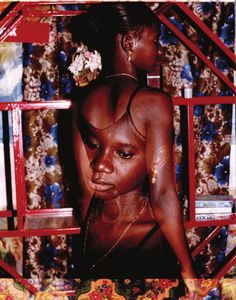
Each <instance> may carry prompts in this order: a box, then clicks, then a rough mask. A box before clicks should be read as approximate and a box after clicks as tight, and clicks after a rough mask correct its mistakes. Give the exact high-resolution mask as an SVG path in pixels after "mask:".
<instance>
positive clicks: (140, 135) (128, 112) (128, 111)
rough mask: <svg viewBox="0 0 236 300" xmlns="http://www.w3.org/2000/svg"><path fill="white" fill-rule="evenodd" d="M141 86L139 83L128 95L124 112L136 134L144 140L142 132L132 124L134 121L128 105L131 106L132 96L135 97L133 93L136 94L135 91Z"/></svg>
mask: <svg viewBox="0 0 236 300" xmlns="http://www.w3.org/2000/svg"><path fill="white" fill-rule="evenodd" d="M141 88H142V86H141V85H139V86H138V87H136V88H135V90H134V91H133V93H132V95H131V96H130V99H129V102H128V104H127V108H126V114H127V115H128V116H129V119H130V122H131V123H132V125H133V128H134V130H135V132H136V134H138V136H139V138H140V139H141V140H143V141H144V140H145V137H144V136H143V135H142V133H141V132H140V131H139V130H138V128H137V127H136V125H135V124H134V121H133V119H132V116H131V112H130V107H131V104H132V102H133V100H134V97H135V95H136V94H137V92H138V91H139V90H140V89H141Z"/></svg>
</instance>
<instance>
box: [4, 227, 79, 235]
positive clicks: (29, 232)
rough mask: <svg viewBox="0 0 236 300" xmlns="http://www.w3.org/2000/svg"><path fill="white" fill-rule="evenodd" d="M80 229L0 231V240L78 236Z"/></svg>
mask: <svg viewBox="0 0 236 300" xmlns="http://www.w3.org/2000/svg"><path fill="white" fill-rule="evenodd" d="M80 232H81V229H80V228H78V227H75V228H73V227H72V228H59V229H29V230H25V229H24V230H0V238H2V237H27V236H35V235H36V236H49V235H64V234H65V235H66V234H80Z"/></svg>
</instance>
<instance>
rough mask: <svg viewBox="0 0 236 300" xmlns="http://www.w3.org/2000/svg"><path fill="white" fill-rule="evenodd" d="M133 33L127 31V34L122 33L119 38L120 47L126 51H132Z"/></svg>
mask: <svg viewBox="0 0 236 300" xmlns="http://www.w3.org/2000/svg"><path fill="white" fill-rule="evenodd" d="M134 41H135V39H134V33H132V32H129V33H127V34H123V35H122V38H121V47H122V49H123V50H124V51H125V52H126V53H128V52H130V51H131V52H132V51H133V46H134Z"/></svg>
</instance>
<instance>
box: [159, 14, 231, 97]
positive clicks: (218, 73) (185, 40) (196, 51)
mask: <svg viewBox="0 0 236 300" xmlns="http://www.w3.org/2000/svg"><path fill="white" fill-rule="evenodd" d="M158 17H159V19H160V20H161V21H162V22H163V23H164V24H165V25H166V26H167V27H168V28H169V29H170V30H171V31H173V33H174V34H175V35H176V36H177V37H178V38H179V39H180V40H181V41H182V42H183V43H184V44H185V45H186V46H187V47H188V48H189V49H190V50H191V51H192V52H193V53H194V54H196V55H197V56H198V57H199V58H200V59H201V60H202V61H203V62H204V63H205V64H206V65H207V66H208V67H209V68H210V69H211V70H212V71H213V72H214V73H215V74H216V76H218V77H219V78H220V79H221V80H222V81H223V82H224V83H225V84H226V85H227V86H228V87H229V88H230V89H231V90H232V91H233V92H234V93H236V86H235V85H234V84H233V82H231V81H230V80H229V78H228V77H227V76H225V75H224V74H223V73H222V72H221V71H220V70H219V69H218V68H217V67H216V66H215V65H214V64H213V63H212V62H211V61H210V60H209V59H208V58H207V57H206V56H205V55H204V54H203V53H202V52H201V51H200V50H199V48H197V47H196V46H195V45H194V44H193V43H192V42H191V41H190V40H189V39H188V38H187V37H186V36H185V35H184V34H183V33H182V32H181V31H180V30H178V29H177V28H176V27H175V26H174V25H173V24H172V23H171V22H170V21H169V20H168V19H167V18H166V17H165V16H164V15H159V16H158Z"/></svg>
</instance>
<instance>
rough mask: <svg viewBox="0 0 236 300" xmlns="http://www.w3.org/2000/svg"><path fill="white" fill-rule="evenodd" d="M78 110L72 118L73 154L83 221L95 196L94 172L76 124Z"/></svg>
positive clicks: (75, 110) (74, 109)
mask: <svg viewBox="0 0 236 300" xmlns="http://www.w3.org/2000/svg"><path fill="white" fill-rule="evenodd" d="M76 117H77V108H76V107H74V108H73V118H72V131H73V153H74V159H75V164H76V171H77V177H78V184H79V187H80V188H79V189H80V190H81V191H82V193H81V195H80V199H78V201H79V203H78V204H79V206H80V210H81V215H82V218H83V220H84V219H85V217H86V213H87V210H88V207H89V204H90V200H91V198H92V195H93V191H92V190H91V188H90V186H89V184H88V180H89V179H91V177H92V171H91V168H90V162H89V159H88V156H87V152H86V149H85V146H84V143H83V141H82V138H81V135H80V132H79V130H78V126H77V123H76Z"/></svg>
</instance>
